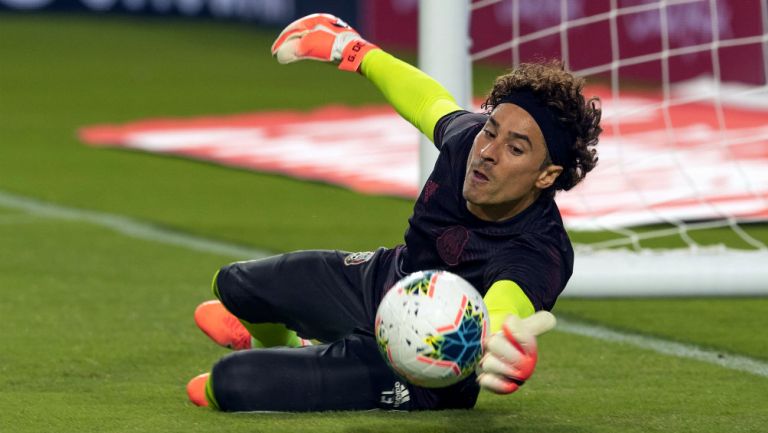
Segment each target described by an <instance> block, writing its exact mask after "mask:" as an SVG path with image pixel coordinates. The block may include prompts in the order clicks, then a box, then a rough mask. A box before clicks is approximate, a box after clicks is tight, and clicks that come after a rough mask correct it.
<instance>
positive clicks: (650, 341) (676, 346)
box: [0, 191, 768, 377]
mask: <svg viewBox="0 0 768 433" xmlns="http://www.w3.org/2000/svg"><path fill="white" fill-rule="evenodd" d="M0 206H3V207H7V208H11V209H17V210H22V211H25V212H28V213H30V214H33V215H36V216H43V217H48V218H57V219H63V220H72V221H82V222H87V223H90V224H94V225H98V226H101V227H105V228H108V229H111V230H114V231H116V232H118V233H121V234H123V235H126V236H129V237H133V238H137V239H142V240H149V241H152V242H159V243H164V244H169V245H176V246H180V247H184V248H187V249H190V250H194V251H199V252H204V253H214V254H221V255H225V256H231V257H234V258H239V259H245V258H247V259H254V258H261V257H266V256H268V255H269V254H270V253H269V252H267V251H264V250H260V249H256V248H250V247H244V246H240V245H235V244H231V243H228V242H221V241H217V240H213V239H207V238H203V237H200V236H195V235H191V234H188V233H183V232H176V231H172V230H168V229H165V228H162V227H157V226H154V225H151V224H147V223H143V222H139V221H136V220H134V219H131V218H127V217H125V216H121V215H115V214H110V213H106V212H97V211H91V210H83V209H76V208H71V207H66V206H62V205H57V204H53V203H49V202H44V201H41V200H37V199H33V198H29V197H23V196H20V195H16V194H10V193H7V192H3V191H0ZM556 330H557V331H560V332H565V333H570V334H576V335H581V336H585V337H589V338H595V339H598V340H603V341H608V342H612V343H620V344H628V345H631V346H634V347H638V348H641V349H644V350H650V351H653V352H657V353H661V354H664V355H670V356H675V357H678V358H687V359H693V360H696V361H701V362H706V363H709V364H714V365H718V366H720V367H723V368H727V369H730V370H737V371H742V372H745V373H750V374H754V375H757V376H762V377H768V363H766V362H763V361H760V360H757V359H753V358H749V357H746V356H740V355H732V354H723V353H719V352H716V351H713V350H707V349H703V348H700V347H697V346H695V345H691V344H683V343H678V342H673V341H669V340H664V339H660V338H655V337H649V336H644V335H639V334H632V333H627V332H622V331H616V330H613V329H610V328H606V327H602V326H596V325H590V324H586V323H580V322H576V321H572V320H567V319H562V318H561V319H559V320H558V325H557V328H556Z"/></svg>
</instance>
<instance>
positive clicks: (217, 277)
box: [211, 263, 237, 301]
mask: <svg viewBox="0 0 768 433" xmlns="http://www.w3.org/2000/svg"><path fill="white" fill-rule="evenodd" d="M236 266H237V263H230V264H228V265H225V266H222V267H221V269H219V270H217V271H216V273H215V274H213V281H212V282H211V290H212V291H213V296H215V297H216V299H218V300H219V301H223V299H222V297H223V296H226V293H227V291H228V290H229V289H230V288H231V287H232V286H233V284H235V278H234V276H233V270H234V268H235V267H236Z"/></svg>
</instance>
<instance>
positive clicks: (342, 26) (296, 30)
mask: <svg viewBox="0 0 768 433" xmlns="http://www.w3.org/2000/svg"><path fill="white" fill-rule="evenodd" d="M374 48H378V47H377V46H376V45H374V44H372V43H370V42H368V41H366V40H365V39H363V38H362V37H360V34H358V33H357V32H356V31H355V29H353V28H352V27H350V26H349V24H347V23H345V22H344V21H343V20H342V19H341V18H337V17H335V16H333V15H330V14H312V15H307V16H305V17H303V18H299V19H298V20H296V21H294V22H292V23H291V24H289V25H288V27H286V28H285V29H284V30H283V31H282V32H281V33H280V35H279V36H278V37H277V39H276V40H275V42H274V43H273V44H272V55H273V56H275V57H277V61H278V62H280V63H282V64H285V63H293V62H296V61H299V60H303V59H311V60H320V61H323V62H333V63H336V64H338V65H339V69H341V70H344V71H353V72H354V71H357V69H358V68H359V67H360V63H361V62H362V61H363V56H365V54H366V53H367V52H368V51H370V50H372V49H374Z"/></svg>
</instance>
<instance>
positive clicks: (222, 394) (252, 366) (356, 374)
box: [211, 333, 478, 412]
mask: <svg viewBox="0 0 768 433" xmlns="http://www.w3.org/2000/svg"><path fill="white" fill-rule="evenodd" d="M211 380H212V382H211V384H212V387H211V388H212V390H213V397H214V399H215V401H216V403H217V404H218V406H219V408H220V409H221V410H224V411H294V412H295V411H302V412H304V411H327V410H368V409H396V410H424V409H449V408H471V407H473V406H474V404H475V400H476V399H477V392H478V388H477V385H476V384H475V383H474V380H468V381H465V382H462V383H461V384H458V385H457V386H453V387H450V388H444V389H441V390H431V389H425V388H418V387H415V386H413V385H409V384H407V383H406V382H405V381H403V380H401V379H399V378H398V377H397V376H395V375H394V373H393V372H392V371H391V370H390V369H389V367H388V366H387V365H386V364H385V363H384V360H383V358H382V357H381V355H379V353H378V349H377V348H376V341H375V339H374V338H373V337H372V336H369V335H364V334H359V333H354V334H352V335H349V336H347V337H346V338H344V339H341V340H339V341H336V342H334V343H331V344H326V345H322V346H310V347H304V348H300V349H284V348H273V349H258V350H246V351H240V352H233V353H232V354H230V355H227V356H225V357H224V358H222V359H221V360H220V361H219V362H218V363H217V364H216V365H215V366H214V368H213V371H212V373H211Z"/></svg>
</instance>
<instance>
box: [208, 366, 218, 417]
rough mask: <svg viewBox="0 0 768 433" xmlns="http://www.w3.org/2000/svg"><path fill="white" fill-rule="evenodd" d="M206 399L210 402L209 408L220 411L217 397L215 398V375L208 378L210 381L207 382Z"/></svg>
mask: <svg viewBox="0 0 768 433" xmlns="http://www.w3.org/2000/svg"><path fill="white" fill-rule="evenodd" d="M205 399H206V400H208V407H210V408H211V409H219V403H218V402H217V401H216V397H214V396H213V374H211V375H210V376H208V380H206V381H205Z"/></svg>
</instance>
